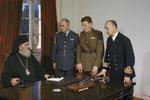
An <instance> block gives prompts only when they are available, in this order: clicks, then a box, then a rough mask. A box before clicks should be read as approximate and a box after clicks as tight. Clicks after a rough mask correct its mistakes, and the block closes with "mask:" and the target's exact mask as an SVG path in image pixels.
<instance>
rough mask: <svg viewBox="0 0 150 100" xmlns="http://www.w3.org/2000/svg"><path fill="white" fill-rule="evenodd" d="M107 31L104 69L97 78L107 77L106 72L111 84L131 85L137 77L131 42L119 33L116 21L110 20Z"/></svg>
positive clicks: (106, 25)
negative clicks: (120, 82) (100, 76)
mask: <svg viewBox="0 0 150 100" xmlns="http://www.w3.org/2000/svg"><path fill="white" fill-rule="evenodd" d="M105 29H106V32H107V34H108V36H109V37H108V39H107V47H106V53H105V57H104V63H103V69H102V71H101V72H100V73H99V74H98V75H97V76H99V75H104V76H105V75H106V72H108V73H109V77H110V82H115V84H116V83H117V82H118V81H122V82H124V84H128V85H130V84H131V83H132V79H133V78H134V77H135V72H134V63H135V56H134V52H133V48H132V44H131V41H130V40H129V39H128V38H127V37H126V36H124V35H123V34H122V33H120V32H119V31H118V29H117V23H116V21H114V20H108V21H107V22H106V23H105ZM118 85H119V84H118ZM130 99H131V98H130ZM130 99H129V98H128V99H126V100H130ZM131 100H132V99H131Z"/></svg>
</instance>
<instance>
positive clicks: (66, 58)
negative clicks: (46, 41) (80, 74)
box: [53, 31, 79, 71]
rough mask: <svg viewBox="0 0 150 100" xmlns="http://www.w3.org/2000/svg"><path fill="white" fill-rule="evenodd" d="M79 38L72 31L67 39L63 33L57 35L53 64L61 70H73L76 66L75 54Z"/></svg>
mask: <svg viewBox="0 0 150 100" xmlns="http://www.w3.org/2000/svg"><path fill="white" fill-rule="evenodd" d="M78 41H79V36H78V34H76V33H75V32H73V31H70V32H69V34H68V35H67V37H65V35H64V33H63V32H59V33H56V35H55V44H54V47H53V62H56V64H57V69H59V70H64V71H67V70H73V68H74V64H75V53H76V48H77V44H78Z"/></svg>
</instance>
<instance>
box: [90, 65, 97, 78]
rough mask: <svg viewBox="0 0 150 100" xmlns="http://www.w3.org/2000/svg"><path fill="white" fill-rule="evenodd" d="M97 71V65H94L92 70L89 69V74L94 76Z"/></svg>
mask: <svg viewBox="0 0 150 100" xmlns="http://www.w3.org/2000/svg"><path fill="white" fill-rule="evenodd" d="M97 72H98V67H97V66H94V67H93V69H92V71H91V75H92V76H96V74H97Z"/></svg>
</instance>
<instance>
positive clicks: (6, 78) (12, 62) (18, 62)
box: [2, 36, 44, 87]
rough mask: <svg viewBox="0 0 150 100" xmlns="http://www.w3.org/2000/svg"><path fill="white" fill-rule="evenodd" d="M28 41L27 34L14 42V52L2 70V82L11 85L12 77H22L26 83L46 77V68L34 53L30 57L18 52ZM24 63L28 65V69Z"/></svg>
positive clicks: (5, 85) (7, 85)
mask: <svg viewBox="0 0 150 100" xmlns="http://www.w3.org/2000/svg"><path fill="white" fill-rule="evenodd" d="M27 41H28V38H27V37H26V36H18V37H17V38H16V39H15V41H14V44H13V47H12V52H11V54H10V56H9V57H8V58H7V61H6V62H5V65H4V69H3V72H2V84H3V86H4V87H11V86H12V85H11V79H12V78H20V79H21V80H22V81H23V83H24V84H28V83H30V82H35V81H40V80H42V79H44V70H43V69H42V67H41V66H40V64H39V62H38V61H37V60H36V59H35V57H34V56H33V55H31V56H30V57H29V58H27V57H25V56H22V55H21V54H19V53H18V49H19V45H21V44H22V43H25V42H27ZM24 65H27V66H28V70H27V71H26V68H25V66H24Z"/></svg>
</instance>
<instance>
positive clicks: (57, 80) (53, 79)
mask: <svg viewBox="0 0 150 100" xmlns="http://www.w3.org/2000/svg"><path fill="white" fill-rule="evenodd" d="M63 79H64V77H61V78H49V79H47V80H48V81H56V82H59V81H61V80H63Z"/></svg>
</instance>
